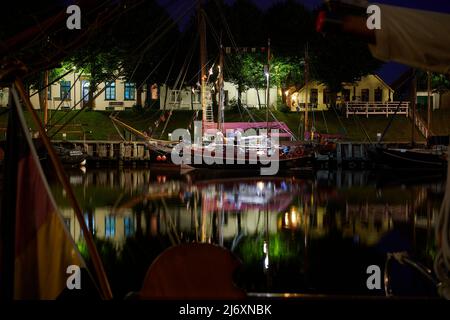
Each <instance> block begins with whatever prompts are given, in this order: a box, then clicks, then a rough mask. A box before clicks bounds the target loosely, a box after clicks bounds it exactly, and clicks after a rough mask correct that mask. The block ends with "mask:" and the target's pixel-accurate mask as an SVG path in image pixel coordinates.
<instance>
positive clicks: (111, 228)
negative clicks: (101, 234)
mask: <svg viewBox="0 0 450 320" xmlns="http://www.w3.org/2000/svg"><path fill="white" fill-rule="evenodd" d="M115 235H116V217H114V216H107V217H105V237H106V238H113V237H114V236H115Z"/></svg>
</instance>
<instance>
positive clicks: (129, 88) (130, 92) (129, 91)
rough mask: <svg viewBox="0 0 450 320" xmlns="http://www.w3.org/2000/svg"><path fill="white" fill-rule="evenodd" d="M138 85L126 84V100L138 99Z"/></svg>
mask: <svg viewBox="0 0 450 320" xmlns="http://www.w3.org/2000/svg"><path fill="white" fill-rule="evenodd" d="M135 92H136V84H135V83H131V82H125V90H124V99H125V100H134V99H136V94H135Z"/></svg>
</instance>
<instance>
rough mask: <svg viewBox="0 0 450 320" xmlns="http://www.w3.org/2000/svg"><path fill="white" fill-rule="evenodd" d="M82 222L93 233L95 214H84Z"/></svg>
mask: <svg viewBox="0 0 450 320" xmlns="http://www.w3.org/2000/svg"><path fill="white" fill-rule="evenodd" d="M84 222H85V223H86V226H87V227H88V229H89V231H90V232H91V233H92V234H95V216H94V214H92V213H85V214H84ZM82 234H83V232H82Z"/></svg>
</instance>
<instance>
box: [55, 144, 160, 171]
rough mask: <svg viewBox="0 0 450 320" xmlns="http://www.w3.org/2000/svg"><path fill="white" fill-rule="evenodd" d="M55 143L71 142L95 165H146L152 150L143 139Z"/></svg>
mask: <svg viewBox="0 0 450 320" xmlns="http://www.w3.org/2000/svg"><path fill="white" fill-rule="evenodd" d="M53 143H54V144H55V145H61V146H64V145H66V144H67V143H70V144H73V145H74V146H75V147H76V148H77V149H80V150H83V151H84V152H86V153H87V154H88V156H89V158H88V163H90V164H95V165H98V166H100V165H105V166H108V165H122V164H131V165H148V164H149V162H150V160H151V155H152V151H151V150H150V149H149V148H148V146H147V145H146V144H145V142H143V141H106V140H105V141H102V140H86V141H84V140H70V141H66V140H55V141H53Z"/></svg>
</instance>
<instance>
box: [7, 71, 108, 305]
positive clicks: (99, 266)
mask: <svg viewBox="0 0 450 320" xmlns="http://www.w3.org/2000/svg"><path fill="white" fill-rule="evenodd" d="M14 87H15V88H16V90H17V92H18V93H19V96H20V97H21V98H22V100H23V101H24V103H25V106H26V108H27V110H28V112H30V114H31V118H32V120H33V122H34V124H35V125H36V127H37V129H38V132H39V136H40V138H41V139H42V142H43V144H44V146H45V148H46V150H47V152H48V155H49V157H50V160H51V162H52V164H53V167H54V169H55V171H56V173H57V176H58V179H59V181H60V182H61V184H62V185H63V188H64V190H65V191H66V194H67V196H68V198H69V201H70V203H71V205H72V208H73V209H74V211H75V215H76V217H77V219H78V222H79V224H80V228H81V230H82V231H83V235H84V237H85V240H86V245H87V248H88V250H89V255H90V257H91V259H92V263H93V265H94V269H95V273H96V275H97V280H98V282H99V285H100V293H101V296H102V298H103V299H105V300H110V299H112V297H113V296H112V292H111V287H110V285H109V282H108V278H107V276H106V273H105V270H104V267H103V263H102V261H101V259H100V255H99V254H98V251H97V249H96V247H95V244H94V239H93V237H92V234H91V233H90V232H89V229H88V227H87V225H86V223H85V221H84V219H83V214H82V212H81V208H80V206H79V204H78V201H77V200H76V197H75V194H74V192H73V190H72V187H71V186H70V183H69V180H68V179H67V177H66V175H65V173H64V169H63V167H62V165H61V162H60V160H59V158H58V156H57V155H56V152H55V150H54V149H53V147H52V145H51V142H50V139H49V138H48V136H47V134H46V132H45V130H44V128H43V126H42V123H41V121H40V119H39V117H38V115H37V114H36V111H35V110H34V108H33V106H32V105H31V102H30V100H29V98H28V97H27V95H26V94H25V88H24V86H23V83H22V81H21V80H19V79H16V80H15V81H14Z"/></svg>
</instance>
